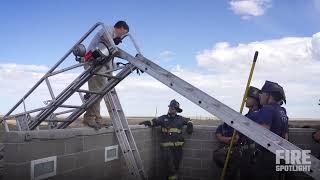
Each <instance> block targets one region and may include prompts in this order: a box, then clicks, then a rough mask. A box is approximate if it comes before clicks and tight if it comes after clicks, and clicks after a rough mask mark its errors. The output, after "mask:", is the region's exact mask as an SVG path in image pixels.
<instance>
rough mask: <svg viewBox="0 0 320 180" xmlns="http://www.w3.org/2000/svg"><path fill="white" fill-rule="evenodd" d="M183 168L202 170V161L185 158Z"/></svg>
mask: <svg viewBox="0 0 320 180" xmlns="http://www.w3.org/2000/svg"><path fill="white" fill-rule="evenodd" d="M182 167H183V168H195V169H199V168H201V160H200V159H194V158H183V160H182Z"/></svg>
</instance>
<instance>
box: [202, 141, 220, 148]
mask: <svg viewBox="0 0 320 180" xmlns="http://www.w3.org/2000/svg"><path fill="white" fill-rule="evenodd" d="M218 147H219V144H217V143H215V142H213V141H203V142H202V143H201V149H202V150H214V149H217V148H218Z"/></svg>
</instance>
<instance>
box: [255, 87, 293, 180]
mask: <svg viewBox="0 0 320 180" xmlns="http://www.w3.org/2000/svg"><path fill="white" fill-rule="evenodd" d="M283 103H286V97H285V94H284V90H283V88H282V87H281V86H280V85H279V84H278V83H275V82H271V81H266V82H265V84H264V85H263V87H262V88H261V93H260V104H261V105H262V108H261V109H260V111H259V113H258V118H257V123H259V124H260V125H262V126H263V127H265V128H267V129H269V130H270V131H271V132H273V133H275V134H277V135H279V136H281V137H282V138H287V135H288V117H287V114H286V112H285V109H284V108H283V107H281V105H282V104H283ZM275 165H276V164H275V155H274V154H272V153H271V152H269V151H268V150H267V149H265V148H263V147H262V146H258V147H257V152H256V164H255V167H254V172H256V173H255V179H262V180H263V179H266V180H273V179H278V176H279V173H277V172H276V169H275Z"/></svg>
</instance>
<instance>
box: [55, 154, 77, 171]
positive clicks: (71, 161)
mask: <svg viewBox="0 0 320 180" xmlns="http://www.w3.org/2000/svg"><path fill="white" fill-rule="evenodd" d="M74 169H76V156H75V155H65V156H58V157H57V174H63V173H65V172H67V171H72V170H74Z"/></svg>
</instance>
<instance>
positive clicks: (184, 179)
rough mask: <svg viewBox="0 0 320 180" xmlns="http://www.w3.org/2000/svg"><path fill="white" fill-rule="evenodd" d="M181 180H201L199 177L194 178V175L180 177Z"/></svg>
mask: <svg viewBox="0 0 320 180" xmlns="http://www.w3.org/2000/svg"><path fill="white" fill-rule="evenodd" d="M182 180H201V178H194V177H182Z"/></svg>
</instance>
